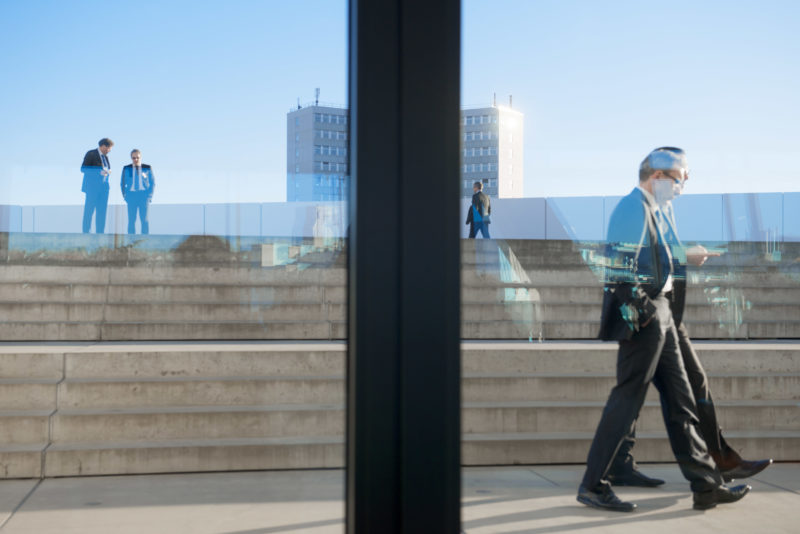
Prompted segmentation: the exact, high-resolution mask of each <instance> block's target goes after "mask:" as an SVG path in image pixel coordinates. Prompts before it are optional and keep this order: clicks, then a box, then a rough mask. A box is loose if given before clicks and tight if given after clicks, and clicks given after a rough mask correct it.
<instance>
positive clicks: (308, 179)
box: [286, 102, 350, 202]
mask: <svg viewBox="0 0 800 534" xmlns="http://www.w3.org/2000/svg"><path fill="white" fill-rule="evenodd" d="M348 115H349V112H348V110H347V109H346V108H340V107H333V106H320V105H319V104H318V102H314V103H313V104H310V105H306V106H304V107H301V106H298V109H296V110H292V111H290V112H289V113H288V115H287V117H286V200H287V201H288V202H294V201H315V200H345V199H347V196H348V187H349V182H350V173H349V169H348V161H349V160H348V146H349V141H348V138H347V137H348V125H347V122H348Z"/></svg>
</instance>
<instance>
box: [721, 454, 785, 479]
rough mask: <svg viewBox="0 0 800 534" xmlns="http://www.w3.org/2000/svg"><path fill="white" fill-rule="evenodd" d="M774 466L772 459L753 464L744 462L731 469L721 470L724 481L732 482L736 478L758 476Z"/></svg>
mask: <svg viewBox="0 0 800 534" xmlns="http://www.w3.org/2000/svg"><path fill="white" fill-rule="evenodd" d="M771 464H772V458H770V459H769V460H755V461H753V462H751V461H749V460H742V461H741V462H739V463H738V464H737V465H735V466H733V467H731V468H730V469H725V470H724V471H723V470H720V471H721V473H722V479H723V480H724V481H725V482H730V481H731V480H733V479H736V478H749V477H752V476H754V475H757V474H758V473H760V472H761V471H763V470H764V469H766V468H767V467H769V466H770V465H771Z"/></svg>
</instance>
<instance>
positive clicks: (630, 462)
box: [608, 147, 772, 487]
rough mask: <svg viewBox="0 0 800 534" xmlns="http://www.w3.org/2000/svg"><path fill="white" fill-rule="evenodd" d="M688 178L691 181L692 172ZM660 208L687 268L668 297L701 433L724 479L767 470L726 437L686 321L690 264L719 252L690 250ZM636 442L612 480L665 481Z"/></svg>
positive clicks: (622, 455)
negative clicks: (649, 471) (641, 457)
mask: <svg viewBox="0 0 800 534" xmlns="http://www.w3.org/2000/svg"><path fill="white" fill-rule="evenodd" d="M657 150H669V151H672V152H674V153H675V154H676V155H677V156H678V157H679V158H681V160H682V165H683V166H684V168H688V165H687V163H686V155H685V153H684V152H683V150H681V149H679V148H674V147H662V148H661V149H657ZM686 180H688V174H687V176H686ZM680 192H682V188H679V189H678V190H676V193H677V194H680ZM659 209H660V210H661V212H662V217H661V220H662V221H663V224H664V226H665V231H664V234H665V237H666V238H667V241H668V242H669V243H670V246H671V247H672V250H673V251H675V252H676V254H675V256H676V258H677V259H678V261H679V262H681V265H682V266H683V267H684V269H683V270H679V271H676V273H675V276H674V279H673V283H672V291H670V292H668V293H667V294H666V297H667V300H669V302H670V309H671V311H672V319H673V322H674V323H675V327H676V329H677V332H678V345H679V348H680V353H681V358H682V360H683V366H684V368H685V369H686V374H687V375H688V378H689V384H690V385H691V388H692V394H693V395H694V398H695V402H696V403H697V416H698V418H699V420H700V423H699V428H700V433H701V435H702V436H703V440H704V441H705V442H706V445H707V446H708V452H709V454H710V455H711V457H712V458H713V459H714V463H716V465H717V468H718V469H719V470H720V472H721V473H722V478H723V479H724V480H725V481H726V482H729V481H731V480H733V479H737V478H749V477H751V476H753V475H756V474H758V473H760V472H761V471H763V470H764V469H766V468H767V467H768V466H769V465H770V464H771V463H772V459H765V460H755V461H752V460H744V459H743V458H742V457H741V456H740V455H739V453H737V452H736V450H734V449H733V447H731V446H730V445H729V444H728V442H727V441H726V440H725V438H724V437H723V435H722V429H721V428H720V426H719V423H718V422H717V413H716V409H715V408H714V400H713V399H712V397H711V390H710V388H709V384H708V376H707V375H706V372H705V369H703V365H702V364H701V363H700V358H699V356H698V355H697V352H695V350H694V347H692V342H691V340H690V339H689V331H688V330H687V328H686V324H685V323H684V322H683V311H684V304H685V302H686V276H685V265H686V263H689V264H691V265H695V266H701V265H703V264H704V263H705V262H706V260H707V259H708V258H709V257H710V256H713V255H716V256H718V255H719V254H711V253H709V252H708V251H707V250H706V249H705V248H704V247H702V246H696V247H692V248H689V249H686V248H685V247H684V246H683V244H682V243H681V241H680V238H679V237H678V232H677V227H676V225H675V217H674V214H673V210H672V202H671V201H670V200H667V201H666V202H664V204H663V205H661V206H659ZM635 442H636V435H635V432H634V431H632V432H631V433H630V434H629V435H628V436H627V437H626V438H625V440H624V441H623V443H622V446H621V447H620V448H619V451H618V452H617V455H616V457H615V458H614V462H613V463H612V464H611V469H610V470H609V473H608V480H609V481H610V482H611V483H612V484H614V485H619V486H643V487H654V486H659V485H661V484H663V483H664V481H663V480H661V479H658V478H651V477H648V476H646V475H645V474H643V473H641V472H640V471H639V470H638V468H637V466H636V462H635V461H634V459H633V455H632V454H631V449H632V448H633V446H634V444H635Z"/></svg>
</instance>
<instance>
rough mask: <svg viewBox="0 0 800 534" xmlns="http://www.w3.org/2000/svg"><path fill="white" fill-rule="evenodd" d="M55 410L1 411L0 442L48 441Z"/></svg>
mask: <svg viewBox="0 0 800 534" xmlns="http://www.w3.org/2000/svg"><path fill="white" fill-rule="evenodd" d="M52 413H53V410H17V411H0V444H2V446H9V445H30V444H35V443H46V442H47V441H48V439H49V424H50V423H49V422H50V415H51V414H52Z"/></svg>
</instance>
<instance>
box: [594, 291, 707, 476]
mask: <svg viewBox="0 0 800 534" xmlns="http://www.w3.org/2000/svg"><path fill="white" fill-rule="evenodd" d="M654 304H655V305H656V308H657V311H656V315H655V317H654V318H653V320H652V321H651V323H650V324H648V325H647V326H646V327H644V328H642V329H640V331H639V332H637V333H635V334H634V336H633V337H632V338H631V340H629V341H620V342H619V350H618V352H617V384H616V386H614V388H613V389H612V390H611V394H610V395H609V397H608V401H607V402H606V406H605V408H604V409H603V414H602V416H601V418H600V423H599V424H598V427H597V431H596V433H595V437H594V440H593V441H592V445H591V447H590V449H589V456H588V458H587V461H586V463H587V465H586V473H585V475H584V478H583V485H584V486H585V487H587V488H589V489H598V488H599V487H600V486H601V485H602V484H604V483H605V477H606V474H607V473H608V471H609V469H610V467H611V464H612V462H613V460H614V458H615V456H616V455H617V452H618V450H619V448H620V446H621V445H622V443H623V441H624V440H625V438H626V436H628V435H630V434H631V433H632V431H633V425H634V423H635V421H636V419H637V418H638V416H639V411H640V410H641V407H642V405H643V404H644V399H645V396H646V394H647V388H648V386H649V384H650V382H651V381H652V382H653V383H654V385H655V386H656V388H658V390H659V393H660V397H661V403H662V412H663V414H664V422H665V424H666V426H667V434H668V436H669V441H670V446H671V447H672V451H673V453H674V454H675V458H676V459H677V461H678V465H679V467H680V469H681V471H682V473H683V475H684V477H686V479H687V480H689V481H690V482H691V486H692V490H693V491H707V490H710V489H713V488H715V487H717V486H718V485H719V484H721V482H722V480H721V478H720V477H719V473H718V472H717V471H716V470H715V467H714V463H713V461H712V460H711V458H710V456H709V455H708V452H707V449H706V444H705V442H704V441H703V439H702V438H701V437H700V433H699V431H698V430H697V424H698V419H697V416H696V415H695V414H696V407H695V403H694V397H693V395H692V392H691V389H690V387H689V382H688V378H687V376H686V371H685V369H684V367H683V362H682V361H681V356H680V354H679V353H678V342H677V332H676V330H675V326H674V324H673V322H672V314H671V312H670V310H669V303H668V301H667V300H666V298H664V297H658V298H657V299H655V300H654Z"/></svg>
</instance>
